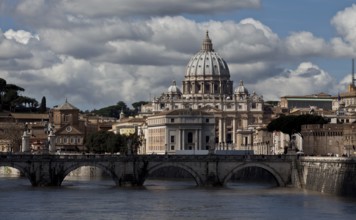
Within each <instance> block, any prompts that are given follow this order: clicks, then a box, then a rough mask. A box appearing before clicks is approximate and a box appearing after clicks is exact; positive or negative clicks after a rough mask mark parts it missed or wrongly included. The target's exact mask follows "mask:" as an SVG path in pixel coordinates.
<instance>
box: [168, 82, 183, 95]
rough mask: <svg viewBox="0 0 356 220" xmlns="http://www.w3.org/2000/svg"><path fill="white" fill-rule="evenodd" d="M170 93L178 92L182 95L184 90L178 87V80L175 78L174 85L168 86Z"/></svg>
mask: <svg viewBox="0 0 356 220" xmlns="http://www.w3.org/2000/svg"><path fill="white" fill-rule="evenodd" d="M168 94H177V95H181V94H182V92H181V91H180V89H179V88H178V86H177V84H176V81H174V80H173V82H172V85H171V86H170V87H169V88H168Z"/></svg>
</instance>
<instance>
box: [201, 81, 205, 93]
mask: <svg viewBox="0 0 356 220" xmlns="http://www.w3.org/2000/svg"><path fill="white" fill-rule="evenodd" d="M201 93H202V94H205V84H204V81H203V82H201Z"/></svg>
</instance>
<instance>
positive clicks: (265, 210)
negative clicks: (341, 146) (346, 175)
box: [0, 177, 356, 220]
mask: <svg viewBox="0 0 356 220" xmlns="http://www.w3.org/2000/svg"><path fill="white" fill-rule="evenodd" d="M355 216H356V199H354V198H344V197H337V196H332V195H325V194H321V193H317V192H310V191H304V190H300V189H295V188H279V187H274V186H273V185H271V184H266V183H264V184H260V183H238V182H236V183H235V182H234V183H229V184H228V186H227V187H224V188H213V187H210V188H209V187H208V188H198V187H195V186H194V182H191V181H164V180H148V181H146V182H145V186H144V187H138V188H117V187H115V186H114V184H113V181H111V180H109V179H87V178H78V177H71V178H68V177H67V178H66V179H65V181H64V182H63V184H62V186H61V187H44V188H42V187H32V186H31V185H30V183H29V181H28V180H27V179H25V178H20V177H1V178H0V219H4V220H22V219H24V220H31V219H33V220H35V219H36V220H40V219H46V220H51V219H53V220H58V219H68V220H69V219H78V220H84V219H85V220H91V219H95V220H97V219H101V220H106V219H147V220H149V219H152V220H153V219H155V220H156V219H170V220H175V219H192V220H194V219H204V220H205V219H214V220H216V219H225V220H228V219H274V220H275V219H277V220H278V219H288V220H291V219H313V220H315V219H323V220H324V219H348V220H349V219H355Z"/></svg>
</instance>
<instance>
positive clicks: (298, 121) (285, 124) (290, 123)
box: [267, 114, 328, 138]
mask: <svg viewBox="0 0 356 220" xmlns="http://www.w3.org/2000/svg"><path fill="white" fill-rule="evenodd" d="M326 123H328V121H327V120H326V119H325V118H323V117H321V116H317V115H309V114H307V115H298V116H296V115H288V116H280V117H279V118H277V119H274V120H272V121H271V122H270V123H269V124H268V125H267V130H268V131H269V132H273V131H281V132H283V133H285V134H288V135H289V138H291V137H292V135H293V134H294V133H298V132H300V131H301V127H302V125H305V124H326Z"/></svg>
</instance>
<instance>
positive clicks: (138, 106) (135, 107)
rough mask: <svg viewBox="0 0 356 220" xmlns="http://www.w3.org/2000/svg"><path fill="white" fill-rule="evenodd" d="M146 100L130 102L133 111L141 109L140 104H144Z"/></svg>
mask: <svg viewBox="0 0 356 220" xmlns="http://www.w3.org/2000/svg"><path fill="white" fill-rule="evenodd" d="M147 103H148V102H146V101H139V102H134V103H132V107H133V108H134V111H135V112H136V113H137V112H139V110H140V109H141V106H142V105H146V104H147Z"/></svg>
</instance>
